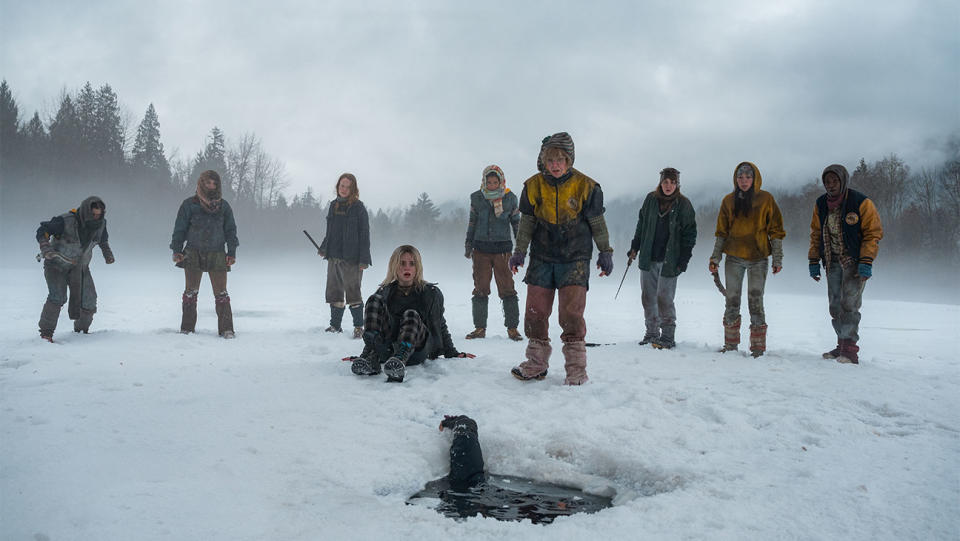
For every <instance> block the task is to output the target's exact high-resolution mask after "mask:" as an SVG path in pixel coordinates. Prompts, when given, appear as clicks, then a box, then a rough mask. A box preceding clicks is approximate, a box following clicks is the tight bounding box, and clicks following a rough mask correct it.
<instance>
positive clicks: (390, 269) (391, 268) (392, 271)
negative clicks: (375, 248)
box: [380, 244, 426, 291]
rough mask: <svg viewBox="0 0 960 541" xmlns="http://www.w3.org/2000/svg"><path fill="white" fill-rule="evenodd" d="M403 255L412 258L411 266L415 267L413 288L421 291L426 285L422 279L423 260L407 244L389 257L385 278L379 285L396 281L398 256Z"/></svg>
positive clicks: (398, 265)
mask: <svg viewBox="0 0 960 541" xmlns="http://www.w3.org/2000/svg"><path fill="white" fill-rule="evenodd" d="M403 254H410V255H411V256H413V265H414V267H416V272H415V273H414V275H413V286H414V287H415V288H416V289H417V291H420V290H421V289H423V285H424V284H426V282H425V281H424V279H423V258H422V257H420V250H417V249H416V248H415V247H413V246H411V245H409V244H404V245H402V246H398V247H397V249H396V250H394V251H393V254H392V255H391V256H390V263H389V264H387V276H386V277H385V278H384V279H383V282H381V283H380V285H381V286H385V285H387V284H390V283H392V282H394V281H396V280H397V275H398V274H400V273H399V270H400V256H402V255H403Z"/></svg>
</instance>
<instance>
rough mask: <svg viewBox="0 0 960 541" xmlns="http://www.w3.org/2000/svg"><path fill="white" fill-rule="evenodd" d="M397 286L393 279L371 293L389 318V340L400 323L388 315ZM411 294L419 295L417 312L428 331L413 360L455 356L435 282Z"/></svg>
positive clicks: (440, 295)
mask: <svg viewBox="0 0 960 541" xmlns="http://www.w3.org/2000/svg"><path fill="white" fill-rule="evenodd" d="M397 287H399V285H398V283H397V281H396V280H394V281H393V282H390V283H389V284H386V285H382V286H380V287H379V288H378V289H377V291H376V292H375V293H374V294H373V296H374V297H377V298H378V299H379V300H380V302H381V303H382V304H383V307H384V309H385V310H386V312H387V314H388V318H390V319H391V321H390V322H389V325H390V331H389V336H390V340H392V339H393V338H394V337H395V335H396V332H397V330H398V326H399V324H400V322H399V321H393V320H392V319H393V318H392V316H389V314H390V306H389V303H390V297H391V295H392V294H393V292H394V291H395V290H396V288H397ZM413 294H414V295H417V296H419V299H418V300H417V302H416V305H417V313H419V314H420V319H421V320H422V321H423V323H424V325H426V326H427V331H428V336H427V343H426V345H425V346H424V348H423V350H421V351H418V352H416V353H415V354H414V360H418V359H416V357H426V358H428V359H436V358H437V357H439V356H440V355H443V356H445V357H456V356H457V355H458V354H459V352H458V351H457V348H456V347H455V346H454V345H453V339H452V338H451V337H450V331H449V329H447V320H446V318H445V317H444V316H443V293H441V292H440V288H438V287H437V286H436V285H435V284H431V283H425V284H424V285H423V289H421V290H419V291H416V290H414V293H413ZM419 360H422V359H419Z"/></svg>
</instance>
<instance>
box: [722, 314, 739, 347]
mask: <svg viewBox="0 0 960 541" xmlns="http://www.w3.org/2000/svg"><path fill="white" fill-rule="evenodd" d="M738 347H740V318H737V320H736V321H734V322H733V323H729V324H728V323H724V324H723V348H721V349H720V353H726V352H728V351H737V348H738Z"/></svg>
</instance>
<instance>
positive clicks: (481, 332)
mask: <svg viewBox="0 0 960 541" xmlns="http://www.w3.org/2000/svg"><path fill="white" fill-rule="evenodd" d="M486 337H487V329H484V328H483V327H477V328H476V329H474V330H473V332H471V333H470V334H468V335H466V336H464V338H466V339H467V340H473V339H474V338H486Z"/></svg>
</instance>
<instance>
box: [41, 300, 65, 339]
mask: <svg viewBox="0 0 960 541" xmlns="http://www.w3.org/2000/svg"><path fill="white" fill-rule="evenodd" d="M58 319H60V305H59V304H54V303H52V302H50V301H47V302H45V303H43V309H42V310H40V323H39V326H40V338H43V339H44V340H46V341H48V342H53V331H55V330H56V329H57V320H58Z"/></svg>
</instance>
